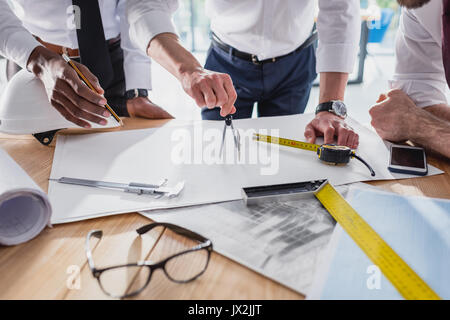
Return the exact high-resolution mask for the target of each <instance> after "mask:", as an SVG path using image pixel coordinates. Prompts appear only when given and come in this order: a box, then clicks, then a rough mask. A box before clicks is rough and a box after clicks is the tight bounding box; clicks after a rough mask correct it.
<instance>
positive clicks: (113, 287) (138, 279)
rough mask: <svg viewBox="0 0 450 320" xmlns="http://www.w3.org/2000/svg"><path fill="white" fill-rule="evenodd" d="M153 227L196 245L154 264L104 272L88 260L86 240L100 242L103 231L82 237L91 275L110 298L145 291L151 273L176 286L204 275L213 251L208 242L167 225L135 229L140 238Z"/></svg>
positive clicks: (153, 225)
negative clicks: (165, 277)
mask: <svg viewBox="0 0 450 320" xmlns="http://www.w3.org/2000/svg"><path fill="white" fill-rule="evenodd" d="M156 227H165V228H168V229H169V230H171V231H173V232H175V233H177V234H179V235H181V236H184V237H186V238H187V239H188V240H189V241H192V242H193V243H198V244H197V245H195V246H192V247H191V248H190V249H187V250H184V251H181V252H178V253H176V254H174V255H171V256H169V257H167V258H165V259H163V260H162V261H159V262H157V263H151V262H150V261H138V262H136V263H129V264H123V265H116V266H111V267H107V268H96V267H95V264H94V260H93V258H92V251H91V248H90V240H91V238H92V237H96V238H98V239H101V238H102V236H103V231H102V230H91V231H90V232H89V233H88V235H87V236H86V248H85V249H86V257H87V260H88V264H89V268H90V269H91V272H92V275H93V276H94V278H96V279H97V281H98V283H99V285H100V288H101V289H102V290H103V292H104V293H106V294H107V295H109V296H111V297H114V298H127V297H131V296H135V295H137V294H139V293H140V292H142V290H144V289H145V287H147V285H148V284H149V283H150V279H151V277H152V274H153V272H154V271H155V270H158V269H162V270H163V271H164V274H165V275H166V276H167V278H169V279H170V280H171V281H173V282H176V283H187V282H191V281H193V280H195V279H197V278H198V277H200V276H201V275H202V274H203V273H204V272H205V270H206V268H207V267H208V263H209V259H210V257H211V252H212V250H213V245H212V242H211V240H209V239H207V238H205V237H203V236H201V235H199V234H197V233H195V232H193V231H190V230H188V229H185V228H182V227H179V226H176V225H174V224H171V223H150V224H148V225H145V226H143V227H141V228H139V229H137V230H136V232H137V233H138V234H139V235H143V234H144V233H146V232H148V231H150V230H152V229H154V228H156ZM189 241H188V242H189Z"/></svg>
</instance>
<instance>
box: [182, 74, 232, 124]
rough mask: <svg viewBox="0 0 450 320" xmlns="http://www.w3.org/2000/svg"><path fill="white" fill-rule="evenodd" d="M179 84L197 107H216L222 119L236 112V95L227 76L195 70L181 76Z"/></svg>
mask: <svg viewBox="0 0 450 320" xmlns="http://www.w3.org/2000/svg"><path fill="white" fill-rule="evenodd" d="M181 84H182V86H183V89H184V91H186V93H187V94H188V95H190V96H191V97H192V98H193V99H194V100H195V102H196V103H197V105H198V106H199V107H201V108H203V107H208V109H212V108H215V107H217V106H218V107H220V108H221V110H220V115H221V116H222V117H225V116H226V115H228V114H230V113H235V112H236V107H235V106H234V103H235V102H236V98H237V94H236V90H235V89H234V86H233V81H232V80H231V77H230V76H229V75H228V74H225V73H219V72H213V71H209V70H206V69H203V68H196V69H195V70H194V71H193V72H186V73H184V74H183V76H182V78H181Z"/></svg>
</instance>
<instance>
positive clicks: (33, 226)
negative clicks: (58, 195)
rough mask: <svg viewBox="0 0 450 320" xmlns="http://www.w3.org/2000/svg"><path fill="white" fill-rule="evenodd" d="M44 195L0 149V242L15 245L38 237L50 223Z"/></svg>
mask: <svg viewBox="0 0 450 320" xmlns="http://www.w3.org/2000/svg"><path fill="white" fill-rule="evenodd" d="M50 215H51V206H50V203H49V201H48V198H47V195H46V194H45V193H44V192H43V191H42V190H41V188H39V187H38V186H37V185H36V183H35V182H34V181H33V180H32V179H31V178H30V177H29V176H28V175H27V174H26V173H25V171H23V169H22V168H21V167H19V165H18V164H17V163H16V162H14V160H13V159H11V157H10V156H9V155H8V154H7V153H6V152H5V151H4V150H2V149H0V245H15V244H19V243H22V242H25V241H28V240H30V239H32V238H34V237H35V236H37V235H38V234H39V233H40V232H41V231H42V229H44V227H45V226H46V225H47V224H48V223H49V220H50Z"/></svg>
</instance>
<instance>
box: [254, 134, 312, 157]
mask: <svg viewBox="0 0 450 320" xmlns="http://www.w3.org/2000/svg"><path fill="white" fill-rule="evenodd" d="M254 137H255V140H257V141H263V142H267V143H274V144H279V145H282V146H286V147H292V148H297V149H303V150H308V151H314V152H317V149H319V148H320V146H319V145H318V144H313V143H307V142H302V141H296V140H290V139H285V138H278V137H272V136H266V135H263V134H258V133H255V134H254Z"/></svg>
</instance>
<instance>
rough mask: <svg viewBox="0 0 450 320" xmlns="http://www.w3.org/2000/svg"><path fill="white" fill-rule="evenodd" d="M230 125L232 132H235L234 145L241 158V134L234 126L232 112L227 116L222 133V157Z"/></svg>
mask: <svg viewBox="0 0 450 320" xmlns="http://www.w3.org/2000/svg"><path fill="white" fill-rule="evenodd" d="M228 127H229V128H230V129H231V132H232V133H233V139H234V147H235V148H236V150H237V154H238V159H240V158H241V136H240V134H239V130H237V129H235V128H234V126H233V116H232V115H231V114H229V115H227V116H226V117H225V124H224V127H223V133H222V144H221V146H220V157H222V153H223V147H224V145H225V136H226V133H227V128H228Z"/></svg>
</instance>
